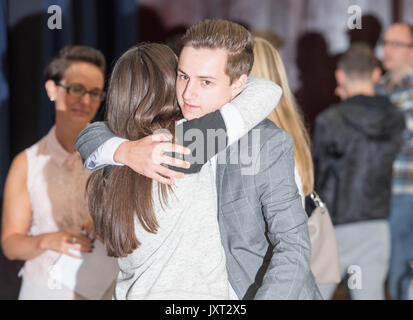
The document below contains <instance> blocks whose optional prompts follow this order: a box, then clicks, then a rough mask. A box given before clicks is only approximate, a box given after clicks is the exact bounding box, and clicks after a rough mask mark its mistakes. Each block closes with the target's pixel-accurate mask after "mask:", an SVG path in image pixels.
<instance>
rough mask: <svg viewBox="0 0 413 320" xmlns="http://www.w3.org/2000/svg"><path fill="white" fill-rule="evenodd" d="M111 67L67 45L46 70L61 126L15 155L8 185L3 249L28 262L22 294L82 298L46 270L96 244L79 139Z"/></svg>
mask: <svg viewBox="0 0 413 320" xmlns="http://www.w3.org/2000/svg"><path fill="white" fill-rule="evenodd" d="M105 68H106V61H105V57H104V56H103V54H102V53H101V52H100V51H98V50H95V49H93V48H91V47H84V46H67V47H65V48H63V49H62V50H61V51H60V53H59V55H58V56H57V57H56V58H55V59H54V60H53V61H52V62H51V63H50V64H49V65H48V67H47V68H46V73H45V75H46V83H45V87H46V91H47V94H48V96H49V98H50V100H51V101H54V104H55V108H56V121H55V125H54V126H53V128H52V129H51V130H50V132H49V134H48V135H47V136H45V137H44V138H42V139H41V140H40V141H39V142H37V143H36V144H35V145H33V146H31V147H30V148H28V149H26V150H24V151H22V152H21V153H19V154H18V155H17V156H16V157H15V159H14V160H13V162H12V165H11V168H10V171H9V174H8V177H7V181H6V186H5V190H4V203H3V220H2V237H1V244H2V248H3V252H4V254H5V256H6V257H7V258H8V259H10V260H25V261H26V262H25V265H24V267H23V268H22V270H21V271H20V273H19V275H21V276H22V277H23V282H22V287H21V290H20V294H19V299H47V300H49V299H82V298H83V297H82V296H80V295H79V294H77V293H76V290H71V289H69V288H66V287H64V286H62V285H60V284H57V283H55V281H53V280H52V279H50V277H49V274H48V272H49V271H50V269H51V267H52V266H53V265H54V263H55V262H56V261H57V260H58V258H59V257H60V256H61V255H62V254H66V255H69V256H72V257H76V258H80V255H81V253H82V252H91V251H92V249H93V243H92V240H93V222H92V219H91V216H90V214H89V210H88V205H87V202H86V199H85V197H84V190H85V185H86V180H87V178H88V177H89V172H86V171H83V172H82V171H81V167H82V162H81V158H80V155H79V153H78V152H76V150H75V140H76V136H77V135H78V133H79V132H80V131H81V130H82V129H83V128H84V127H86V126H87V125H88V123H89V122H90V121H91V120H92V119H93V118H94V116H95V114H96V112H97V110H98V109H99V106H100V103H101V101H102V100H103V98H104V95H105V93H104V91H103V86H104V75H105ZM62 276H64V275H62ZM103 294H104V292H102V295H103Z"/></svg>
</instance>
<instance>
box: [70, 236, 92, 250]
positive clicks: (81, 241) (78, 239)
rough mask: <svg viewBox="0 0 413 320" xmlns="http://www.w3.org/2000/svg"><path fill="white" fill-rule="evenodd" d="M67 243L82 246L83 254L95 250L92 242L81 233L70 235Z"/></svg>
mask: <svg viewBox="0 0 413 320" xmlns="http://www.w3.org/2000/svg"><path fill="white" fill-rule="evenodd" d="M67 242H68V243H69V244H70V245H80V246H81V251H83V252H91V251H92V248H93V244H92V240H91V239H90V238H88V237H86V236H84V235H82V234H80V233H74V232H72V233H70V235H69V237H68V239H67Z"/></svg>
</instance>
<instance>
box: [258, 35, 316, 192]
mask: <svg viewBox="0 0 413 320" xmlns="http://www.w3.org/2000/svg"><path fill="white" fill-rule="evenodd" d="M251 76H253V77H259V78H266V79H268V80H271V81H274V82H275V83H277V84H278V85H279V86H280V87H281V88H282V90H283V95H282V97H281V100H280V102H279V104H278V105H277V107H276V108H275V109H274V110H273V111H272V112H271V114H270V115H269V116H268V119H270V120H271V121H273V122H274V123H275V124H276V125H277V126H278V127H279V128H281V129H284V130H285V131H287V132H288V133H289V134H290V135H291V137H292V138H293V141H294V157H295V162H296V164H297V169H298V173H299V174H300V177H301V179H302V183H303V193H304V194H305V195H308V194H310V193H311V192H312V191H313V188H314V166H313V160H312V157H311V148H310V137H309V134H308V132H307V129H306V128H305V126H304V121H303V116H302V114H301V112H300V108H299V107H298V105H297V103H296V101H295V99H294V96H293V94H292V93H291V90H290V86H289V85H288V79H287V74H286V72H285V68H284V63H283V62H282V59H281V56H280V54H279V53H278V51H277V49H275V48H274V46H272V45H271V44H270V43H269V42H268V41H267V40H264V39H262V38H260V37H255V46H254V65H253V67H252V70H251Z"/></svg>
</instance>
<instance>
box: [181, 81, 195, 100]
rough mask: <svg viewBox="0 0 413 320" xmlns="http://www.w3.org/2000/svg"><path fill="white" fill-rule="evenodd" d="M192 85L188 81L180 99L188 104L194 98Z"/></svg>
mask: <svg viewBox="0 0 413 320" xmlns="http://www.w3.org/2000/svg"><path fill="white" fill-rule="evenodd" d="M194 89H195V88H194V84H193V83H192V82H191V81H188V82H187V83H186V86H185V90H184V93H183V95H182V97H183V98H184V100H186V101H188V102H190V101H191V99H192V98H193V97H194V94H195V91H194Z"/></svg>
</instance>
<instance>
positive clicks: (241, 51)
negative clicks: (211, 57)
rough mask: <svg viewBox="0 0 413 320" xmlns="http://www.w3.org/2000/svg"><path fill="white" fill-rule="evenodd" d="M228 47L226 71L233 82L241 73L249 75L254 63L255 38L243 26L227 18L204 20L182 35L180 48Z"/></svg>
mask: <svg viewBox="0 0 413 320" xmlns="http://www.w3.org/2000/svg"><path fill="white" fill-rule="evenodd" d="M186 46H189V47H193V48H195V49H199V48H207V49H226V50H227V51H228V59H227V66H226V70H225V73H226V74H227V75H228V76H229V78H230V81H231V83H232V82H233V81H234V80H235V79H238V78H239V77H240V76H241V75H243V74H246V75H249V73H250V71H251V68H252V65H253V64H254V53H253V48H254V40H253V37H252V35H251V33H250V32H249V31H248V30H247V29H245V28H244V27H243V26H241V25H239V24H237V23H234V22H231V21H227V20H209V19H206V20H203V21H201V22H198V23H197V24H195V25H193V26H192V27H190V28H189V29H188V30H187V31H186V33H185V35H184V36H183V37H182V39H181V41H180V43H179V47H178V50H179V52H180V51H181V50H182V49H183V47H186Z"/></svg>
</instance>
